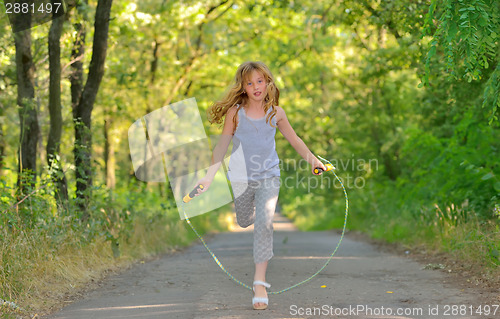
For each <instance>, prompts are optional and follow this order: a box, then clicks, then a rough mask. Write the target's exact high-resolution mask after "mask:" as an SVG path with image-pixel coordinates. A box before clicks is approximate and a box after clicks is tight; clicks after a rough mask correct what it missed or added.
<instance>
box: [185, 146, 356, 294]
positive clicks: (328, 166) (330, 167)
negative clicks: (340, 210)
mask: <svg viewBox="0 0 500 319" xmlns="http://www.w3.org/2000/svg"><path fill="white" fill-rule="evenodd" d="M317 157H318V158H319V159H321V160H322V161H323V162H324V163H325V167H326V170H323V169H322V168H319V167H317V168H315V169H314V173H316V174H319V173H321V172H324V171H326V172H332V173H333V175H334V176H335V178H336V179H337V180H338V181H339V183H340V185H341V186H342V190H343V191H344V195H345V217H344V226H343V227H342V234H341V236H340V240H339V242H338V243H337V246H336V247H335V249H334V250H333V252H332V253H331V254H330V256H329V257H328V259H327V260H326V262H325V264H324V265H323V266H322V267H321V268H320V269H319V270H318V271H316V272H315V273H314V274H313V275H311V276H309V277H308V278H306V279H304V280H302V281H301V282H299V283H296V284H295V285H292V286H290V287H288V288H285V289H282V290H279V291H270V292H268V294H270V295H278V294H281V293H284V292H285V291H289V290H291V289H293V288H296V287H298V286H300V285H302V284H305V283H306V282H308V281H310V280H311V279H313V278H314V277H316V276H317V275H318V274H319V273H320V272H322V271H323V269H325V268H326V266H327V265H328V263H329V262H330V261H331V260H332V258H333V256H334V255H335V253H336V252H337V250H338V248H339V246H340V243H341V242H342V239H343V238H344V234H345V228H346V225H347V215H348V214H349V199H348V198H347V192H346V190H345V187H344V184H343V183H342V181H341V180H340V178H339V177H338V176H337V174H335V171H334V170H335V166H333V164H332V163H330V162H329V161H328V160H326V159H324V158H322V157H321V156H317ZM203 188H204V186H203V185H202V184H200V185H197V186H196V187H195V188H194V189H193V190H192V191H191V192H190V193H189V194H187V195H186V196H184V198H183V201H182V203H181V210H182V213H183V214H184V217H185V219H186V222H187V223H188V225H189V226H190V227H191V229H192V230H193V231H194V233H195V234H196V236H198V238H199V239H200V241H201V242H202V243H203V246H205V248H206V250H207V251H208V253H209V254H210V255H211V256H212V258H213V259H214V261H215V262H216V263H217V265H219V267H220V269H221V270H222V271H223V272H224V273H225V274H226V275H227V276H228V277H229V278H230V279H231V280H232V281H234V282H235V283H237V284H238V285H240V286H242V287H244V288H246V289H249V290H252V287H250V286H249V285H247V284H245V283H243V282H241V281H240V280H238V279H236V278H235V277H234V276H233V275H232V274H231V273H230V272H229V271H227V269H226V268H224V265H222V263H221V262H220V261H219V258H217V256H216V255H215V254H214V253H213V252H212V250H211V249H210V247H208V245H207V243H206V242H205V240H204V239H203V237H202V236H201V235H200V234H199V233H198V231H197V230H196V228H195V227H194V226H193V224H191V221H190V220H189V218H188V217H187V215H186V212H185V210H184V205H185V204H187V203H188V202H189V201H190V200H192V199H193V198H194V197H195V195H196V194H197V193H198V189H203Z"/></svg>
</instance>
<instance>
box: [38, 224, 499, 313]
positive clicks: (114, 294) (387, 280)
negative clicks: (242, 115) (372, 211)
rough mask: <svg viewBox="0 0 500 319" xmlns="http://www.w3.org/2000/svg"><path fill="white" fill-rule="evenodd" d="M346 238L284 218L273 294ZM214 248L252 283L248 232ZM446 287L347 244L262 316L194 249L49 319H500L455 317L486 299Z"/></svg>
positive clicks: (225, 236)
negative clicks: (301, 226) (301, 229)
mask: <svg viewBox="0 0 500 319" xmlns="http://www.w3.org/2000/svg"><path fill="white" fill-rule="evenodd" d="M339 238H340V236H339V235H338V234H337V233H335V232H331V231H323V232H299V231H297V230H296V229H294V228H293V226H292V225H291V224H290V223H289V222H288V221H287V220H286V219H284V218H282V217H280V216H277V218H276V221H275V250H274V252H275V257H274V258H273V259H272V260H271V262H270V265H269V268H268V278H267V279H268V281H269V282H270V283H271V285H272V288H271V289H272V290H274V291H277V290H281V289H283V288H285V287H288V286H290V285H292V284H294V283H297V282H299V281H301V280H303V279H305V278H307V277H308V276H310V275H311V274H313V273H314V272H315V271H316V270H317V269H319V268H320V267H321V266H322V265H323V263H324V262H325V260H326V257H324V256H328V255H329V254H330V253H331V251H332V249H333V248H334V247H335V245H336V244H337V242H338V240H339ZM208 242H209V245H210V247H211V248H212V250H213V251H214V252H215V253H216V255H217V256H218V257H219V258H220V260H221V261H222V262H223V264H224V265H225V267H226V268H227V269H228V270H229V271H230V272H231V273H232V274H233V275H234V276H235V277H237V278H238V279H240V280H242V281H243V282H245V283H247V284H250V283H251V282H252V278H253V264H252V257H251V251H252V233H251V232H249V231H248V230H245V231H241V230H240V231H234V232H228V233H222V234H218V235H216V236H214V237H213V238H211V239H210V240H209V241H208ZM449 280H450V278H447V276H446V274H444V273H443V272H440V271H436V270H424V269H423V265H422V264H419V263H417V262H415V261H412V260H411V259H410V258H407V257H401V256H397V255H394V254H390V253H385V252H380V251H378V250H377V249H376V248H375V247H374V246H372V245H370V244H367V243H364V242H358V241H353V240H350V239H348V238H344V240H343V242H342V245H341V246H340V248H339V250H338V252H337V254H336V256H335V257H334V259H333V260H332V262H331V263H330V264H329V265H328V266H327V268H326V269H325V270H324V272H322V273H321V274H320V275H318V276H317V277H316V278H315V279H313V280H312V281H310V282H308V283H306V284H304V285H302V286H300V287H298V288H295V289H292V290H291V291H288V292H286V293H283V294H280V295H271V296H270V305H269V309H267V310H264V311H255V310H253V309H252V306H251V297H252V294H251V292H250V290H246V289H244V288H242V287H241V286H239V285H236V284H235V283H233V282H232V281H231V280H229V279H228V277H227V276H226V275H225V274H224V273H223V272H222V271H221V270H220V269H219V267H218V266H217V265H216V264H215V263H214V261H213V260H212V259H211V257H210V255H209V254H208V253H207V252H206V251H205V248H204V247H203V246H202V245H201V244H196V245H193V246H191V247H190V248H188V249H186V250H185V251H183V252H181V253H176V254H173V255H166V256H164V257H162V258H159V259H157V260H154V261H151V262H148V263H145V264H138V265H136V266H134V267H132V268H131V269H129V270H127V271H125V272H123V273H121V274H119V275H115V276H112V277H110V278H108V279H107V280H106V281H105V282H104V284H103V286H102V287H101V288H99V289H98V290H95V291H92V292H90V293H88V294H87V295H86V296H85V297H84V298H83V299H82V300H80V301H77V302H75V303H73V304H71V305H69V306H67V307H66V308H64V309H63V310H62V311H60V312H58V313H56V314H53V315H52V316H50V317H47V318H50V319H65V318H71V319H80V318H81V319H91V318H103V319H104V318H106V319H111V318H120V319H121V318H147V319H153V318H183V319H188V318H333V317H335V318H500V309H499V310H498V311H497V314H496V316H484V315H483V316H477V315H471V314H470V309H471V308H467V309H466V310H465V311H466V313H467V314H466V315H464V316H459V315H453V314H454V313H455V314H456V312H454V311H460V309H462V312H463V306H462V308H454V307H452V305H466V306H469V305H472V306H474V307H475V306H478V305H480V302H479V299H477V298H478V297H477V296H476V295H475V294H474V292H472V291H467V290H466V291H461V290H460V289H459V288H456V286H454V285H452V283H449V282H448V281H449ZM322 286H326V287H325V288H322ZM436 307H437V308H436ZM473 309H474V308H473ZM436 311H437V313H436ZM447 311H448V312H447ZM447 313H448V314H449V315H446V314H447ZM458 313H460V312H458Z"/></svg>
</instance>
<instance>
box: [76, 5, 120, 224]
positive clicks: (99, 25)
mask: <svg viewBox="0 0 500 319" xmlns="http://www.w3.org/2000/svg"><path fill="white" fill-rule="evenodd" d="M112 2H113V1H112V0H99V1H98V3H97V9H96V14H95V23H94V42H93V49H92V59H91V61H90V66H89V73H88V78H87V82H86V83H85V87H84V89H83V92H82V95H81V97H80V100H79V102H78V104H77V105H76V107H75V109H73V116H74V119H73V120H74V122H75V149H74V153H75V167H76V196H77V202H78V205H79V207H80V208H81V209H82V213H83V214H82V216H81V219H82V221H86V220H88V218H89V216H90V215H89V212H88V209H87V208H88V205H89V201H90V198H91V192H90V190H91V186H92V166H91V151H92V135H91V115H92V109H93V107H94V102H95V99H96V96H97V92H98V90H99V86H100V84H101V80H102V77H103V75H104V62H105V60H106V52H107V46H108V29H109V17H110V13H111V4H112Z"/></svg>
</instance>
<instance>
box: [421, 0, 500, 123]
mask: <svg viewBox="0 0 500 319" xmlns="http://www.w3.org/2000/svg"><path fill="white" fill-rule="evenodd" d="M434 21H438V23H437V25H435V23H434ZM499 30H500V6H499V5H498V1H495V0H459V1H455V0H446V1H441V2H440V1H436V0H433V1H432V2H431V4H430V7H429V11H428V13H427V15H426V22H425V27H424V30H423V35H424V36H432V37H433V39H432V41H431V46H430V49H429V52H428V53H427V58H426V63H425V75H424V76H423V79H422V82H423V84H425V85H428V84H429V83H430V81H429V75H430V73H431V67H430V65H431V60H432V59H433V58H435V56H436V54H437V52H438V46H441V47H442V48H443V56H442V58H444V60H445V65H446V68H445V70H446V72H448V73H449V74H450V76H451V77H452V78H453V79H455V80H460V79H462V78H463V79H465V80H467V82H469V83H470V82H472V81H477V80H481V79H483V78H486V79H488V77H491V78H493V80H491V79H490V80H489V81H488V84H487V86H486V89H485V97H484V102H483V107H485V108H486V109H487V112H488V113H489V120H490V123H491V122H492V121H493V120H496V119H497V117H496V115H495V114H496V110H497V108H498V101H497V99H496V98H494V99H493V100H492V99H491V98H490V95H493V96H499V95H500V89H499V87H498V72H499V71H498V65H495V64H496V63H495V62H497V61H498V58H499V56H498V52H499V51H498V40H499ZM489 69H493V70H494V71H493V74H490V73H491V72H490V71H489ZM495 79H497V80H496V81H495Z"/></svg>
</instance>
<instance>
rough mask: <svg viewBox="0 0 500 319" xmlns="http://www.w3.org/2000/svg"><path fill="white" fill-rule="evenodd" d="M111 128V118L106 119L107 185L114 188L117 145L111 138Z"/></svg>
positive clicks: (105, 161) (105, 154) (105, 155)
mask: <svg viewBox="0 0 500 319" xmlns="http://www.w3.org/2000/svg"><path fill="white" fill-rule="evenodd" d="M110 128H111V120H109V119H108V120H104V163H105V166H106V186H107V187H108V188H111V189H114V188H115V184H116V182H115V181H116V178H115V146H114V143H113V141H112V140H110V139H109V130H110Z"/></svg>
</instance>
